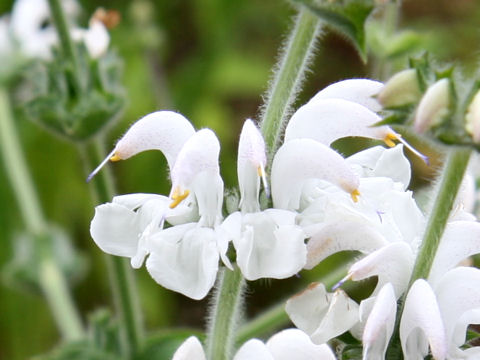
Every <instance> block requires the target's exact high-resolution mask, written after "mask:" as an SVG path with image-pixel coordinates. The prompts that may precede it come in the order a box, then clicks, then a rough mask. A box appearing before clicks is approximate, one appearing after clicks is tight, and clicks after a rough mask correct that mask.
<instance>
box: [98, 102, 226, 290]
mask: <svg viewBox="0 0 480 360" xmlns="http://www.w3.org/2000/svg"><path fill="white" fill-rule="evenodd" d="M152 149H156V150H160V151H162V152H163V153H164V155H165V157H166V158H167V161H168V164H169V166H170V169H171V180H172V191H171V193H170V196H169V197H166V196H162V195H155V194H131V195H124V196H119V197H116V198H114V200H113V202H112V203H108V204H103V205H100V206H97V208H96V211H95V216H94V218H93V220H92V224H91V228H90V233H91V235H92V238H93V239H94V241H95V242H96V244H97V245H98V246H99V247H100V248H101V249H102V250H104V251H105V252H107V253H109V254H112V255H117V256H127V257H131V259H132V266H133V267H140V266H141V265H142V263H143V260H144V258H145V257H146V256H147V255H149V256H148V258H147V261H146V267H147V270H148V271H149V273H150V275H151V276H152V277H153V278H154V279H155V280H156V281H157V282H158V283H159V284H161V285H162V286H164V287H166V288H168V289H171V290H174V291H178V292H180V293H182V294H184V295H186V296H189V297H191V298H194V299H201V298H203V297H204V296H205V295H206V294H207V293H208V291H209V290H210V289H211V287H212V286H213V283H214V281H215V278H216V273H217V269H218V261H219V258H220V257H222V259H223V261H224V263H225V264H226V265H227V266H230V267H231V265H230V263H229V261H228V259H227V258H226V255H225V254H226V251H227V247H228V239H227V238H226V237H225V236H224V235H223V232H222V230H221V229H218V225H219V223H220V221H221V206H222V201H223V181H222V179H221V177H220V173H219V166H218V156H219V151H220V144H219V142H218V139H217V137H216V136H215V134H214V133H213V132H212V131H211V130H208V129H203V130H200V131H198V132H195V130H194V129H193V127H192V125H191V124H190V122H189V121H188V120H187V119H185V118H184V117H183V116H182V115H180V114H177V113H174V112H170V111H159V112H156V113H152V114H150V115H147V116H145V117H144V118H142V119H140V120H139V121H137V122H136V123H135V124H133V125H132V126H131V127H130V129H129V130H128V131H127V133H126V134H125V135H124V136H123V137H122V138H121V139H120V140H119V142H118V143H117V145H116V146H115V148H114V150H113V151H112V152H111V153H110V154H109V156H108V157H107V158H106V159H105V160H104V161H103V162H102V164H100V165H99V166H98V167H97V168H96V169H95V170H94V171H93V172H92V174H91V175H90V176H89V179H91V178H92V176H93V175H95V174H96V173H97V172H98V171H99V170H100V169H101V167H102V166H103V165H104V164H105V163H106V162H107V161H108V160H111V161H118V160H121V159H127V158H129V157H131V156H133V155H135V154H137V153H139V152H141V151H145V150H152ZM165 221H167V222H169V223H170V224H172V225H177V224H182V225H178V226H174V227H171V228H168V229H163V227H164V222H165Z"/></svg>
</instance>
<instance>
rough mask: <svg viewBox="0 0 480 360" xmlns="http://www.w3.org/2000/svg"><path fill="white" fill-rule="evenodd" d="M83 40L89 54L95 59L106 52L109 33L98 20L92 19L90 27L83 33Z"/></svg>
mask: <svg viewBox="0 0 480 360" xmlns="http://www.w3.org/2000/svg"><path fill="white" fill-rule="evenodd" d="M83 41H84V42H85V46H86V47H87V50H88V53H89V54H90V56H91V57H92V58H93V59H97V58H99V57H100V56H102V55H104V54H105V53H106V52H107V49H108V44H109V43H110V35H109V34H108V31H107V28H106V27H105V25H103V23H102V22H101V21H100V20H96V19H93V20H92V21H91V22H90V28H89V29H88V30H87V31H86V32H85V34H84V39H83Z"/></svg>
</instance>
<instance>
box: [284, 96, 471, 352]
mask: <svg viewBox="0 0 480 360" xmlns="http://www.w3.org/2000/svg"><path fill="white" fill-rule="evenodd" d="M379 88H381V87H379ZM367 92H368V91H367V90H365V91H364V92H362V93H367ZM322 93H323V91H322V92H320V94H322ZM314 99H315V98H314ZM314 99H312V100H311V102H310V103H308V104H307V105H305V106H304V107H303V110H302V108H301V109H300V110H302V111H303V113H304V114H308V115H305V116H303V118H302V121H303V124H302V125H298V124H297V123H300V120H298V119H299V117H298V114H299V112H300V110H299V111H297V113H296V114H295V115H294V116H293V118H292V120H291V121H290V123H289V125H288V126H287V129H286V134H287V138H288V134H289V133H292V132H297V128H300V129H301V131H302V132H303V134H304V136H305V137H310V136H314V137H317V139H318V141H324V142H325V143H328V142H329V141H330V140H329V138H328V134H329V131H328V130H327V131H325V128H324V127H323V128H320V129H319V127H321V125H319V122H320V121H321V118H320V119H319V118H318V116H321V114H322V112H323V113H325V112H328V111H329V107H330V106H331V107H330V109H331V110H330V111H332V112H335V113H336V114H338V112H339V111H340V107H338V109H337V110H336V111H334V110H333V109H334V107H333V103H332V105H330V104H326V103H325V102H324V103H323V104H322V107H321V110H320V106H319V107H318V109H315V107H314V106H313V105H312V102H313V101H315V100H314ZM341 108H342V109H344V112H343V113H342V116H343V119H354V120H352V122H354V121H356V120H357V119H359V118H361V116H360V117H359V114H360V111H363V112H365V111H366V109H365V107H364V108H363V110H356V106H353V105H351V104H347V103H345V102H344V105H343V106H342V107H341ZM358 109H360V107H358ZM355 110H356V111H355ZM308 117H309V118H310V119H312V120H311V122H310V123H308V120H304V119H306V118H308ZM329 119H330V120H331V121H332V119H334V117H333V116H330V117H329ZM343 119H339V121H343ZM314 121H316V123H315V122H314ZM291 126H294V127H295V128H294V130H293V131H292V130H290V129H289V127H291ZM328 126H331V127H334V128H335V129H336V130H337V131H338V129H339V128H340V129H341V126H337V124H336V123H335V122H333V121H332V122H329V125H328ZM381 128H382V126H378V127H375V128H370V129H369V131H378V132H380V131H381ZM316 133H319V134H320V135H316ZM312 134H314V135H312ZM326 134H327V135H326ZM352 135H354V134H352ZM346 162H347V163H348V164H350V168H351V169H352V170H353V171H354V172H355V173H356V175H357V176H358V177H359V178H360V185H359V187H358V189H359V191H360V193H361V194H362V197H361V200H360V201H359V202H358V203H352V202H351V201H349V199H348V198H346V197H345V196H344V194H342V193H341V192H339V191H338V189H337V188H335V187H332V186H331V185H330V184H323V185H319V184H315V185H314V186H310V187H309V188H304V189H303V194H302V202H301V203H302V205H301V207H300V213H299V215H298V223H299V224H300V225H301V226H302V227H303V228H304V230H305V232H306V234H307V236H308V237H309V241H308V245H307V247H308V257H307V263H306V266H305V268H307V269H311V268H313V267H315V266H316V265H317V264H318V263H319V262H321V261H322V260H324V259H325V258H327V257H328V256H330V255H332V254H333V253H336V252H339V251H344V250H357V251H359V252H361V253H363V254H365V256H364V257H363V258H361V259H360V260H358V261H357V262H355V263H354V264H353V265H352V266H351V267H350V269H349V272H348V275H347V277H346V278H345V279H344V280H342V281H341V282H340V283H339V284H337V286H335V287H334V289H332V290H334V292H332V293H329V292H327V290H326V289H325V287H324V285H323V284H320V283H315V284H312V285H311V286H309V288H308V289H306V290H305V291H303V292H302V293H300V294H298V295H297V296H295V297H293V298H291V299H290V300H289V301H288V302H287V304H286V311H287V313H288V314H289V316H290V318H291V320H292V321H293V322H294V324H295V325H296V326H297V327H298V328H300V329H302V330H303V331H305V332H306V333H307V334H309V335H310V337H311V339H312V341H313V342H314V343H317V344H322V343H325V342H327V341H329V340H330V339H332V338H334V337H336V336H338V335H340V334H342V333H344V332H346V331H350V332H351V334H352V335H354V336H355V337H357V338H359V339H361V340H362V342H363V358H364V359H383V358H384V356H385V353H386V350H387V346H388V344H389V341H390V338H391V336H392V333H393V329H394V326H395V319H396V309H397V300H398V299H399V298H400V297H401V296H402V295H403V294H404V293H405V292H406V291H407V289H408V283H409V279H410V277H411V274H412V270H413V265H414V263H415V259H416V257H417V254H418V250H419V246H420V242H421V240H422V236H423V231H424V228H425V222H426V221H425V217H424V215H423V213H422V211H421V210H420V209H419V208H418V206H417V204H416V202H415V200H414V199H413V197H412V194H411V192H409V191H407V190H406V189H407V187H408V184H409V181H410V165H409V163H408V161H407V159H406V158H405V156H404V155H403V152H402V150H401V147H400V146H397V147H395V148H392V149H384V148H380V147H374V148H371V149H368V150H365V151H362V152H360V153H357V154H355V155H353V156H351V157H350V158H348V159H346ZM472 186H473V184H472V182H471V181H469V178H468V177H467V178H466V180H465V181H464V184H463V190H462V191H460V195H459V196H458V198H457V199H456V205H455V208H454V211H453V212H452V214H451V216H450V220H449V223H448V224H447V228H446V231H445V233H444V235H443V238H442V240H441V243H440V247H439V249H438V251H437V253H436V255H435V260H434V262H433V265H432V269H431V271H430V274H429V276H428V279H420V280H417V281H415V282H414V284H413V286H412V287H411V288H410V290H409V292H408V294H407V296H406V300H405V304H404V311H403V314H402V318H401V322H400V339H401V344H402V350H403V353H404V356H405V358H407V359H413V358H423V357H424V356H426V355H427V354H428V353H429V347H430V351H431V354H432V356H433V357H434V358H435V359H445V358H447V357H448V358H452V359H456V358H471V359H473V358H476V356H478V350H477V349H476V348H471V349H467V350H465V349H463V348H462V346H463V345H464V343H465V339H466V328H467V326H468V325H469V324H472V323H477V322H478V320H477V318H476V314H477V313H478V311H479V310H480V296H479V295H480V294H479V293H478V291H477V290H475V289H476V285H475V284H476V281H478V280H477V279H478V277H479V276H480V270H478V269H475V268H468V267H457V265H458V264H459V263H460V262H461V261H463V260H465V259H466V258H468V257H469V256H471V255H473V254H477V253H480V243H479V241H478V239H479V238H480V224H479V223H478V222H477V221H475V217H474V216H473V215H472V214H470V212H469V211H471V208H470V206H471V201H470V200H471V197H472V193H473V189H472ZM372 276H376V277H377V278H378V282H377V285H376V287H375V289H374V291H373V293H372V294H371V295H370V296H369V297H368V298H366V299H363V300H362V301H361V302H360V304H357V303H356V302H355V301H353V300H352V299H350V298H349V297H348V295H347V294H346V293H345V292H343V291H342V290H341V289H338V287H339V286H341V285H342V284H343V282H344V281H346V280H354V281H358V280H362V279H366V278H369V277H372Z"/></svg>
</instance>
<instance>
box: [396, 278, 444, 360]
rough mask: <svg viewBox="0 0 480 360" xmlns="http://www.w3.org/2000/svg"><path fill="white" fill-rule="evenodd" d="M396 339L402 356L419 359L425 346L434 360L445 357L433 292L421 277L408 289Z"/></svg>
mask: <svg viewBox="0 0 480 360" xmlns="http://www.w3.org/2000/svg"><path fill="white" fill-rule="evenodd" d="M400 341H401V343H402V350H403V355H404V358H405V359H407V360H409V359H423V358H424V357H425V356H427V354H428V346H429V345H430V350H431V352H432V355H433V358H434V359H435V360H443V359H445V358H446V356H447V350H448V345H447V344H448V343H447V337H446V333H445V327H444V325H443V321H442V316H441V312H440V309H439V307H438V303H437V299H436V297H435V293H434V292H433V290H432V288H431V287H430V285H429V284H428V283H427V282H426V281H425V280H423V279H419V280H417V281H415V282H414V283H413V285H412V287H411V288H410V290H409V292H408V295H407V298H406V299H405V306H404V309H403V314H402V319H401V323H400Z"/></svg>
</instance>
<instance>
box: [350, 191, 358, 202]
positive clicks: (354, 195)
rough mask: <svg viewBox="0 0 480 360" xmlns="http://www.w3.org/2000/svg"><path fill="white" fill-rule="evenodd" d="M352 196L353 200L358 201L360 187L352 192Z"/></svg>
mask: <svg viewBox="0 0 480 360" xmlns="http://www.w3.org/2000/svg"><path fill="white" fill-rule="evenodd" d="M350 196H351V197H352V200H353V202H358V197H359V196H360V191H358V189H355V190H353V191H352V192H351V193H350Z"/></svg>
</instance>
